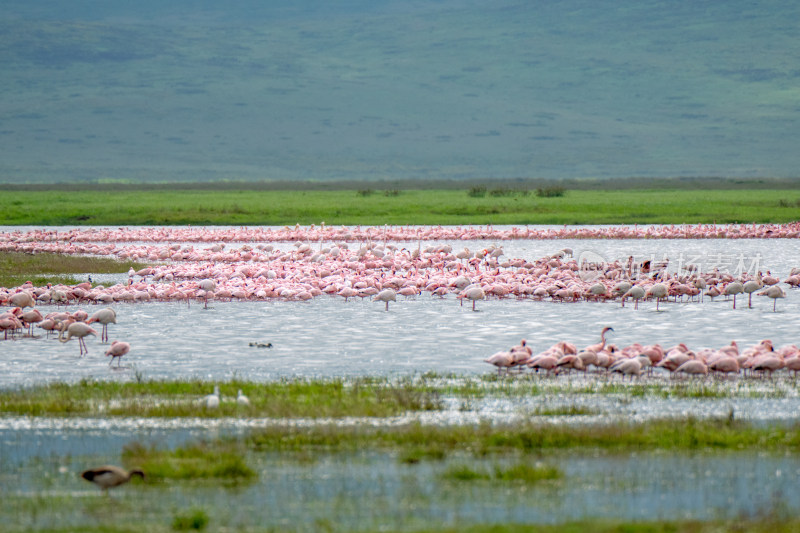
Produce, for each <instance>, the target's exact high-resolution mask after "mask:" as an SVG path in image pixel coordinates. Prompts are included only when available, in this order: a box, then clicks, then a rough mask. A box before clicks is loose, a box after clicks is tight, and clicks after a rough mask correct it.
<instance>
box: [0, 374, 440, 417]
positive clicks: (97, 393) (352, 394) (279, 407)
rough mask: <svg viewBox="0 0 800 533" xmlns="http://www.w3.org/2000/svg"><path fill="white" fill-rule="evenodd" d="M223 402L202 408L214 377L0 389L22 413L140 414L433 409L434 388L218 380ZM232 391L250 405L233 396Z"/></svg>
mask: <svg viewBox="0 0 800 533" xmlns="http://www.w3.org/2000/svg"><path fill="white" fill-rule="evenodd" d="M219 385H220V395H221V396H222V402H221V404H220V406H219V408H218V409H213V410H211V409H207V408H206V407H205V405H203V404H202V402H200V399H201V398H202V397H203V396H205V395H206V394H209V393H210V392H211V391H212V390H213V387H214V383H209V382H204V381H200V380H194V381H142V382H139V383H134V382H131V383H118V382H105V381H91V380H83V381H81V382H79V383H76V384H65V383H51V384H47V385H39V386H35V387H31V388H24V389H16V390H5V391H0V413H6V414H16V415H26V416H88V415H107V416H139V417H189V416H192V417H194V416H200V417H211V418H213V417H223V416H233V417H235V416H249V417H274V418H281V417H311V418H320V417H343V416H373V417H385V416H393V415H397V414H401V413H404V412H406V411H420V410H430V409H437V408H438V407H439V404H438V402H439V400H438V398H437V397H436V395H435V394H433V393H431V392H429V391H426V390H423V389H420V388H417V387H416V386H414V385H412V384H411V383H410V382H406V383H404V384H400V385H391V384H389V383H388V382H386V381H375V380H370V379H363V380H362V379H355V380H349V381H347V382H346V383H345V382H344V381H342V380H330V381H306V380H291V381H289V380H286V381H278V382H271V383H253V382H243V381H236V380H233V381H228V382H224V383H219ZM239 389H242V391H243V393H244V394H245V395H246V396H248V397H249V399H250V406H240V405H238V404H237V402H236V394H237V391H238V390H239Z"/></svg>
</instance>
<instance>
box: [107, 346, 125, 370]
mask: <svg viewBox="0 0 800 533" xmlns="http://www.w3.org/2000/svg"><path fill="white" fill-rule="evenodd" d="M130 351H131V345H130V344H128V343H127V342H120V341H114V342H112V343H111V346H109V348H108V350H106V356H109V355H110V356H111V361H109V362H108V366H111V363H113V362H114V358H117V366H119V365H120V363H121V362H122V356H123V355H125V354H127V353H128V352H130Z"/></svg>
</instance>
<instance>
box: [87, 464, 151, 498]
mask: <svg viewBox="0 0 800 533" xmlns="http://www.w3.org/2000/svg"><path fill="white" fill-rule="evenodd" d="M133 476H139V477H141V478H142V479H144V472H142V471H141V470H139V469H138V468H134V469H133V470H130V471H128V470H125V469H124V468H120V467H118V466H114V465H105V466H98V467H97V468H90V469H89V470H84V471H83V472H81V477H82V478H83V479H85V480H86V481H91V482H92V483H94V484H95V485H97V486H98V487H100V488H101V489H103V490H104V491H106V492H108V489H110V488H113V487H118V486H120V485H122V484H124V483H127V482H128V481H130V480H131V478H132V477H133Z"/></svg>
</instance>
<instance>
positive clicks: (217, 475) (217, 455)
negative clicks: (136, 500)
mask: <svg viewBox="0 0 800 533" xmlns="http://www.w3.org/2000/svg"><path fill="white" fill-rule="evenodd" d="M122 459H123V462H125V463H126V464H127V465H131V466H136V467H137V468H141V469H142V470H143V471H144V472H145V474H146V476H147V479H148V482H163V481H167V480H171V481H188V480H213V481H219V482H222V483H227V484H239V483H243V482H248V481H253V480H254V479H256V478H257V477H258V474H257V473H256V471H255V470H253V469H252V468H251V467H250V466H249V465H248V464H247V463H246V461H245V458H244V453H243V450H242V449H241V447H240V446H238V445H237V444H236V443H235V442H233V441H229V440H224V441H223V440H219V441H214V442H213V443H194V444H191V445H188V446H183V447H179V448H176V449H174V450H162V449H156V448H154V447H146V446H143V445H141V444H131V445H128V446H126V447H125V449H124V450H123V452H122Z"/></svg>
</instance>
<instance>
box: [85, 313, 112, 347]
mask: <svg viewBox="0 0 800 533" xmlns="http://www.w3.org/2000/svg"><path fill="white" fill-rule="evenodd" d="M93 322H100V323H101V324H102V325H103V330H102V332H101V334H100V341H101V342H108V325H109V324H116V323H117V313H116V311H114V310H113V309H111V308H110V307H106V308H105V309H100V310H99V311H97V312H95V313H94V314H92V317H91V318H90V319H89V320H87V321H86V323H87V324H91V323H93Z"/></svg>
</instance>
